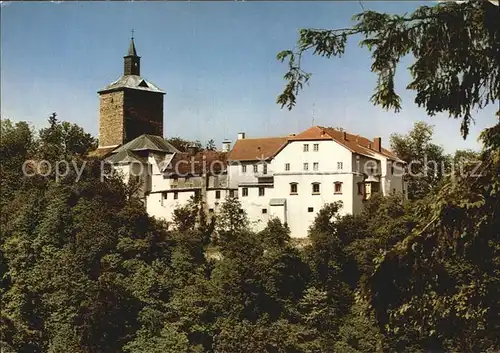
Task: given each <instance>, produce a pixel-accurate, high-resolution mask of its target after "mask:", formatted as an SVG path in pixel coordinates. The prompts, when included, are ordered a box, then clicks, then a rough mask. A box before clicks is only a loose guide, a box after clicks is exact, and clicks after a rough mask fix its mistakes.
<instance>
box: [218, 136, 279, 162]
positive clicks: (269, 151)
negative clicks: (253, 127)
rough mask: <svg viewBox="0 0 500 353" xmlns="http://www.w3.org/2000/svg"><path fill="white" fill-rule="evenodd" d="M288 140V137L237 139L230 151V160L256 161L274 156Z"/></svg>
mask: <svg viewBox="0 0 500 353" xmlns="http://www.w3.org/2000/svg"><path fill="white" fill-rule="evenodd" d="M287 142H288V137H266V138H251V139H246V138H245V139H241V140H237V141H236V143H235V144H234V147H233V149H232V150H231V152H229V156H228V158H227V159H228V160H230V161H256V160H267V159H270V158H273V157H274V156H275V155H276V154H277V153H278V152H279V151H280V150H281V149H282V148H283V147H285V145H286V144H287Z"/></svg>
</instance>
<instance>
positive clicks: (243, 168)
mask: <svg viewBox="0 0 500 353" xmlns="http://www.w3.org/2000/svg"><path fill="white" fill-rule="evenodd" d="M241 172H242V173H246V172H247V166H246V165H242V166H241Z"/></svg>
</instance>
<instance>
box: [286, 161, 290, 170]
mask: <svg viewBox="0 0 500 353" xmlns="http://www.w3.org/2000/svg"><path fill="white" fill-rule="evenodd" d="M285 170H286V171H288V170H290V163H285Z"/></svg>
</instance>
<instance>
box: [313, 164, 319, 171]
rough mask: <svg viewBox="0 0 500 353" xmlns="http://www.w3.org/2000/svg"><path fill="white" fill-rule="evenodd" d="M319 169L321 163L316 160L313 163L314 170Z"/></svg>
mask: <svg viewBox="0 0 500 353" xmlns="http://www.w3.org/2000/svg"><path fill="white" fill-rule="evenodd" d="M318 169H319V163H318V162H314V163H313V170H318Z"/></svg>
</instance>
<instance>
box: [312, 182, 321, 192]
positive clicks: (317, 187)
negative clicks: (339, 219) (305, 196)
mask: <svg viewBox="0 0 500 353" xmlns="http://www.w3.org/2000/svg"><path fill="white" fill-rule="evenodd" d="M312 193H313V194H315V195H317V194H319V183H314V184H312Z"/></svg>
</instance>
